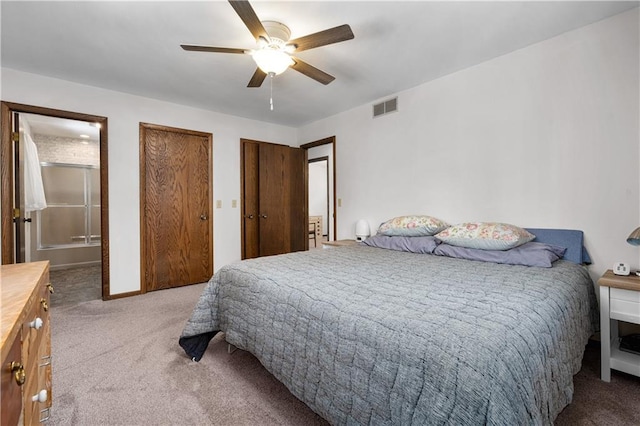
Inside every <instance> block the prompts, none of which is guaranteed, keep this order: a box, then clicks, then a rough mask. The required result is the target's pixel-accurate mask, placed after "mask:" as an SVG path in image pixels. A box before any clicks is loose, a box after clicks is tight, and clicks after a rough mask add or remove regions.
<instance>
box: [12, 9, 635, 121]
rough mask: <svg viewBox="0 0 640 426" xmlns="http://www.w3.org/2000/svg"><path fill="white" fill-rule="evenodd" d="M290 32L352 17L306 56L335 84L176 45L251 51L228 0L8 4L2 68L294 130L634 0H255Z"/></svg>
mask: <svg viewBox="0 0 640 426" xmlns="http://www.w3.org/2000/svg"><path fill="white" fill-rule="evenodd" d="M251 4H252V6H253V8H254V10H255V11H256V14H257V15H258V17H259V18H260V19H261V20H275V21H279V22H282V23H284V24H286V25H288V26H289V27H290V29H291V33H292V34H291V37H292V38H297V37H300V36H303V35H307V34H311V33H315V32H317V31H321V30H324V29H327V28H331V27H334V26H337V25H341V24H345V23H346V24H349V25H350V26H351V28H352V30H353V32H354V34H355V39H354V40H350V41H345V42H342V43H338V44H334V45H329V46H324V47H320V48H317V49H313V50H308V51H304V52H300V53H299V54H298V55H297V56H299V57H300V58H301V59H303V60H304V61H306V62H308V63H310V64H311V65H314V66H315V67H318V68H320V69H322V70H323V71H326V72H328V73H329V74H331V75H333V76H335V77H336V80H335V81H334V82H332V83H331V84H329V85H328V86H324V85H322V84H320V83H317V82H316V81H314V80H312V79H310V78H308V77H305V76H304V75H302V74H300V73H298V72H296V71H294V70H287V71H286V72H285V73H284V74H282V75H280V76H277V77H275V79H274V81H273V98H274V111H270V110H269V81H268V79H267V80H265V83H264V84H263V85H262V87H261V88H258V89H249V88H246V85H247V83H248V81H249V79H250V78H251V76H252V74H253V72H254V71H255V64H254V63H253V60H252V58H251V57H250V56H248V55H230V54H220V53H203V52H186V51H184V50H182V49H181V48H180V44H202V45H213V46H219V47H235V48H253V47H254V46H255V41H254V40H253V37H252V36H251V34H250V32H249V31H248V30H247V28H246V27H245V26H244V24H243V23H242V21H241V20H240V18H239V17H238V15H237V14H236V13H235V11H234V10H233V9H232V7H231V6H230V5H229V4H228V2H226V1H198V2H183V1H180V2H167V1H142V2H122V1H111V2H96V1H78V2H58V1H45V2H35V1H6V0H3V1H2V2H1V4H0V13H1V15H2V21H1V27H0V28H1V32H2V33H1V36H2V37H1V38H2V46H1V49H2V50H1V58H0V59H1V64H2V66H3V67H8V68H13V69H17V70H21V71H25V72H30V73H36V74H42V75H47V76H51V77H56V78H60V79H64V80H70V81H74V82H78V83H82V84H88V85H92V86H98V87H102V88H107V89H112V90H117V91H122V92H128V93H132V94H137V95H141V96H146V97H150V98H155V99H160V100H166V101H169V102H173V103H177V104H182V105H188V106H193V107H197V108H203V109H207V110H212V111H218V112H222V113H226V114H232V115H236V116H241V117H247V118H251V119H255V120H261V121H267V122H272V123H278V124H283V125H288V126H294V127H298V126H301V125H304V124H306V123H309V122H313V121H315V120H318V119H321V118H324V117H328V116H331V115H334V114H337V113H339V112H342V111H346V110H348V109H351V108H354V107H356V106H360V105H363V104H367V103H372V102H374V101H376V100H379V99H381V98H384V97H387V96H390V95H393V94H395V93H397V92H399V91H402V90H405V89H408V88H411V87H414V86H417V85H420V84H422V83H424V82H427V81H430V80H433V79H436V78H438V77H441V76H443V75H447V74H450V73H453V72H455V71H458V70H461V69H464V68H468V67H470V66H473V65H475V64H478V63H480V62H483V61H486V60H488V59H491V58H495V57H497V56H500V55H503V54H505V53H508V52H511V51H514V50H517V49H520V48H522V47H525V46H527V45H530V44H533V43H536V42H539V41H542V40H545V39H548V38H551V37H554V36H556V35H558V34H561V33H563V32H566V31H569V30H572V29H575V28H578V27H580V26H584V25H586V24H589V23H592V22H595V21H598V20H601V19H603V18H606V17H609V16H612V15H615V14H617V13H621V12H623V11H625V10H628V9H631V8H633V7H637V6H638V2H637V1H632V2H614V1H602V2H598V1H585V2H579V1H550V2H537V1H527V2H512V1H496V2H480V1H471V2H461V1H441V2H430V1H411V2H400V1H387V2H382V1H357V2H343V1H321V2H319V1H289V2H274V1H253V2H252V3H251Z"/></svg>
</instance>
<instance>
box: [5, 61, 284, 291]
mask: <svg viewBox="0 0 640 426" xmlns="http://www.w3.org/2000/svg"><path fill="white" fill-rule="evenodd" d="M1 77H2V80H1V82H2V93H1V98H2V100H4V101H10V102H17V103H22V104H28V105H36V106H41V107H48V108H55V109H61V110H66V111H74V112H82V113H86V114H92V115H99V116H105V117H107V118H108V120H109V121H108V125H109V128H108V130H109V134H108V137H109V141H108V146H109V233H110V235H109V244H110V250H109V257H110V274H111V294H112V295H114V294H118V293H125V292H130V291H137V290H139V289H140V211H139V210H140V208H139V206H140V201H139V127H138V126H139V123H140V122H146V123H154V124H160V125H165V126H172V127H179V128H185V129H191V130H198V131H202V132H210V133H212V134H213V163H214V165H213V171H214V188H213V196H214V199H215V200H222V208H221V209H215V210H214V267H215V269H216V270H217V269H219V268H220V267H222V266H223V265H225V264H227V263H229V262H232V261H235V260H239V259H240V210H239V208H235V209H232V208H231V200H234V199H235V200H239V199H240V142H239V141H240V138H248V139H257V140H263V141H269V142H277V143H284V144H289V145H294V144H295V142H296V129H294V128H290V127H284V126H277V125H273V124H268V123H263V122H258V121H253V120H247V119H243V118H238V117H234V116H229V115H224V114H219V113H214V112H210V111H204V110H199V109H195V108H188V107H185V106H181V105H176V104H171V103H167V102H161V101H157V100H153V99H148V98H142V97H139V96H133V95H129V94H125V93H120V92H114V91H110V90H104V89H100V88H96V87H91V86H85V85H81V84H76V83H71V82H68V81H63V80H58V79H53V78H48V77H43V76H39V75H34V74H28V73H23V72H19V71H16V70H12V69H8V68H3V69H2V73H1ZM212 96H214V95H212ZM238 205H239V203H238ZM214 206H215V203H214Z"/></svg>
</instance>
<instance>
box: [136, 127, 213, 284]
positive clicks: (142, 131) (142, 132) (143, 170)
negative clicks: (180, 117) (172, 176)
mask: <svg viewBox="0 0 640 426" xmlns="http://www.w3.org/2000/svg"><path fill="white" fill-rule="evenodd" d="M138 129H139V130H138V132H139V135H138V137H139V140H138V143H139V150H140V159H139V160H140V294H145V293H147V291H150V290H149V289H148V288H147V280H146V276H145V275H146V269H147V268H146V262H145V260H146V256H147V245H146V236H145V211H146V206H147V203H146V198H145V196H144V191H146V185H147V177H146V176H147V165H146V155H147V154H146V149H145V138H146V131H147V130H158V131H166V132H175V133H181V134H187V135H193V136H198V137H204V138H207V139H208V144H209V158H208V159H207V162H208V169H209V189H208V195H209V206H208V207H209V212H210V213H209V218H208V219H207V222H208V223H209V230H210V232H209V246H210V248H211V270H212V273H213V271H215V265H214V260H215V256H214V254H215V247H214V241H215V240H214V209H213V178H214V176H213V134H211V133H207V132H200V131H197V130H189V129H182V128H178V127H171V126H164V125H161V124H152V123H143V122H140V123H139V124H138ZM136 294H137V293H136Z"/></svg>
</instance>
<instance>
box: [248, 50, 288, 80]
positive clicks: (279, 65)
mask: <svg viewBox="0 0 640 426" xmlns="http://www.w3.org/2000/svg"><path fill="white" fill-rule="evenodd" d="M251 56H252V57H253V60H254V61H255V62H256V65H258V68H260V69H261V70H262V71H263V72H264V73H265V74H271V73H273V74H275V75H278V74H282V73H283V72H284V71H285V70H286V69H287V68H289V67H290V66H291V65H293V63H294V62H293V59H291V56H289V55H288V54H287V53H285V52H283V51H282V50H279V49H272V48H270V47H267V48H264V49H259V50H254V51H252V52H251Z"/></svg>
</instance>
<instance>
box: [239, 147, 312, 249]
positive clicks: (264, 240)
mask: <svg viewBox="0 0 640 426" xmlns="http://www.w3.org/2000/svg"><path fill="white" fill-rule="evenodd" d="M241 153H242V171H241V176H242V258H243V259H251V258H254V257H260V256H271V255H275V254H282V253H289V252H292V251H301V250H305V248H306V246H305V244H306V243H307V240H306V234H305V233H304V228H306V225H305V224H306V220H307V219H306V214H307V208H306V192H305V188H306V181H305V176H306V175H305V173H306V168H305V164H306V156H305V153H304V150H302V149H300V148H292V147H289V146H286V145H278V144H272V143H266V142H258V141H250V140H244V139H243V140H241Z"/></svg>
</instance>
